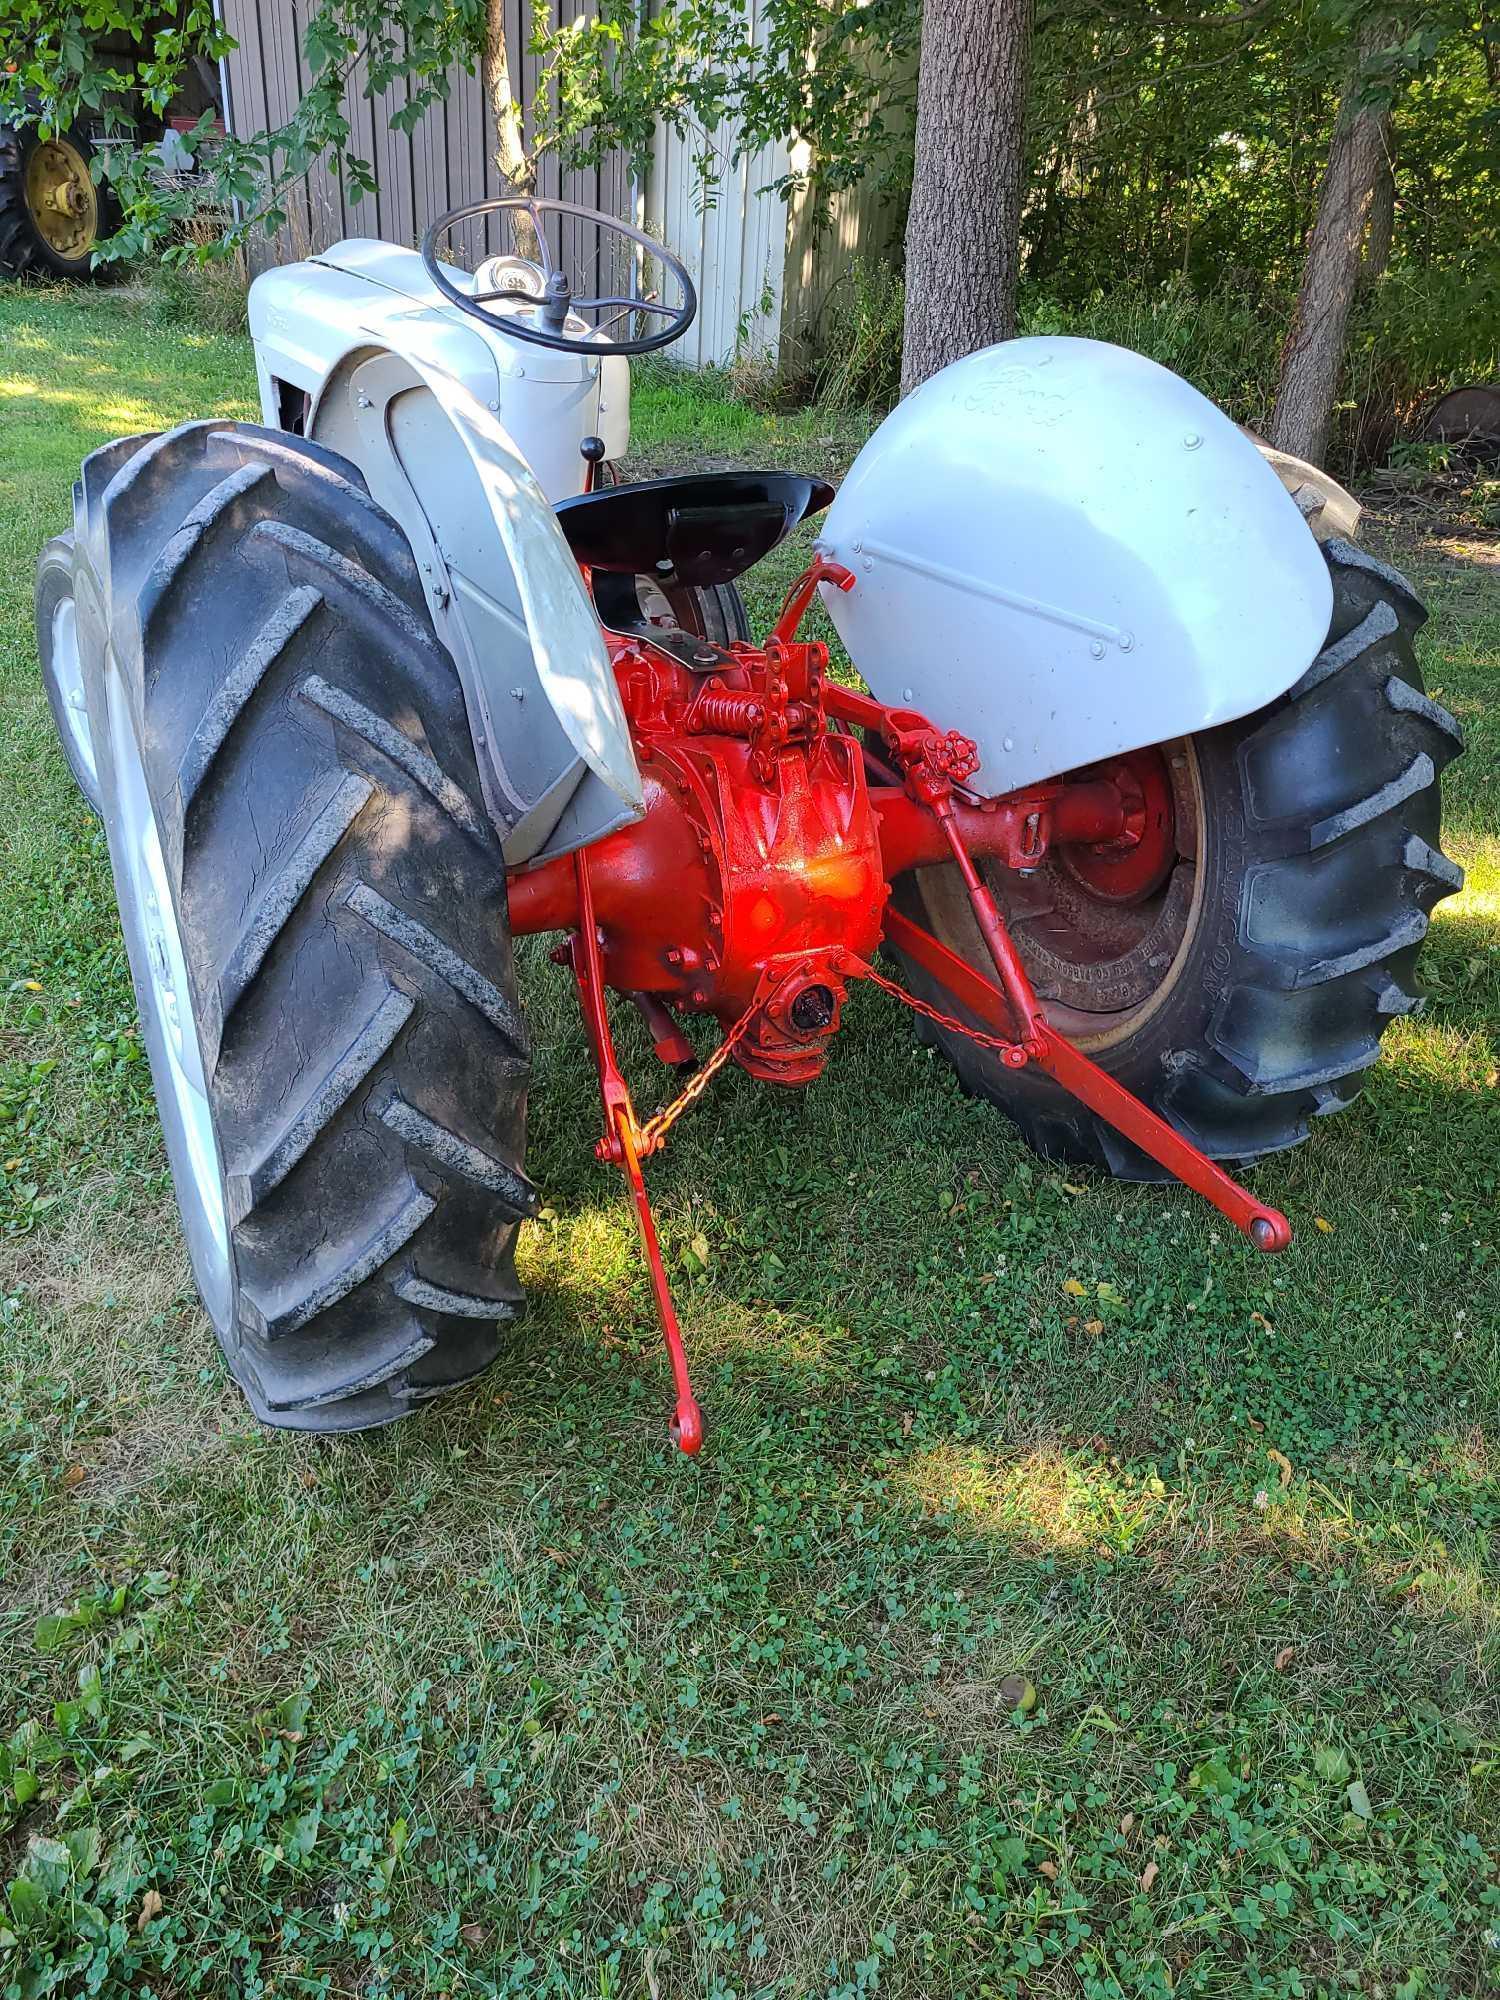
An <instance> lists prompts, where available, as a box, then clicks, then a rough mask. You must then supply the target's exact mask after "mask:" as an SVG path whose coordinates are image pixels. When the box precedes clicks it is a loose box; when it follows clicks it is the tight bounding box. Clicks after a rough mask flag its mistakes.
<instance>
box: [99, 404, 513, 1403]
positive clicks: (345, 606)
mask: <svg viewBox="0 0 1500 2000" xmlns="http://www.w3.org/2000/svg"><path fill="white" fill-rule="evenodd" d="M76 515H77V519H78V522H79V536H80V543H81V545H82V547H81V555H82V560H83V561H84V562H85V563H86V564H87V566H88V567H89V568H90V569H91V570H92V572H93V581H92V584H91V586H90V588H91V589H92V590H93V591H95V592H97V595H98V597H99V600H100V602H101V603H102V605H103V607H104V609H105V613H106V616H107V617H108V620H109V624H110V628H111V629H112V630H113V631H114V632H115V633H116V634H117V635H118V636H117V640H116V649H117V654H118V655H119V656H120V658H121V667H122V672H123V673H124V675H125V678H126V680H127V683H128V686H129V689H130V698H131V699H132V701H134V702H137V703H139V705H140V710H141V724H142V727H141V738H140V740H141V742H142V744H143V746H144V752H145V759H146V776H147V782H148V785H149V787H150V790H151V794H152V798H153V800H154V801H155V804H156V809H157V815H158V820H159V823H160V826H161V831H162V841H163V851H164V859H165V862H166V865H167V867H168V870H169V874H170V876H171V887H172V891H173V894H174V896H175V898H176V900H177V904H178V917H179V924H180V928H181V932H182V937H183V942H184V948H185V951H186V953H187V958H188V969H189V976H190V980H191V982H192V986H193V990H194V994H195V999H196V1011H197V1013H198V1021H199V1030H200V1044H201V1046H202V1049H203V1055H204V1065H205V1076H206V1079H207V1083H208V1090H209V1096H210V1101H211V1105H212V1108H213V1112H214V1118H215V1126H216V1132H217V1135H218V1142H219V1147H220V1153H221V1157H222V1161H223V1166H224V1171H225V1184H226V1196H227V1201H228V1206H229V1219H230V1224H231V1238H232V1245H233V1255H234V1262H235V1266H236V1272H237V1301H236V1308H235V1311H234V1314H233V1323H232V1324H230V1325H227V1326H218V1327H216V1329H215V1330H216V1332H217V1333H218V1335H219V1339H220V1342H221V1344H222V1346H223V1347H224V1350H225V1353H226V1356H227V1357H228V1359H229V1362H230V1366H231V1368H232V1370H233V1372H234V1374H235V1376H236V1378H237V1379H238V1380H239V1382H240V1384H241V1386H242V1387H243V1389H244V1390H245V1392H246V1394H247V1396H248V1398H249V1401H250V1403H251V1406H252V1408H253V1409H254V1410H255V1412H256V1414H257V1416H259V1417H260V1418H261V1419H262V1420H263V1421H265V1422H267V1423H270V1424H276V1425H288V1426H293V1427H297V1428H304V1429H314V1430H327V1431H342V1430H355V1429H363V1428H367V1427H369V1426H371V1425H375V1424H381V1423H386V1422H390V1421H392V1420H393V1419H395V1418H397V1417H400V1416H402V1415H403V1414H405V1413H406V1412H407V1411H409V1410H410V1409H412V1408H413V1407H415V1406H417V1405H418V1404H420V1403H421V1402H423V1401H425V1400H427V1399H428V1398H429V1397H430V1396H432V1395H434V1394H436V1393H438V1392H439V1391H440V1390H442V1389H445V1388H448V1387H452V1386H455V1385H457V1384H458V1383H461V1382H464V1381H467V1380H469V1379H471V1378H472V1377H473V1376H474V1375H476V1374H478V1373H479V1372H480V1370H481V1369H482V1368H484V1367H485V1366H486V1365H487V1363H488V1362H489V1361H490V1360H492V1359H493V1357H494V1355H495V1354H496V1352H497V1351H498V1346H499V1328H500V1327H501V1325H502V1324H504V1323H506V1322H509V1321H510V1320H512V1319H514V1318H515V1317H516V1315H517V1313H518V1312H519V1311H520V1309H521V1293H520V1288H519V1286H518V1285H517V1283H516V1279H515V1271H514V1254H515V1234H516V1227H517V1223H518V1220H519V1218H520V1217H521V1216H523V1215H529V1214H532V1213H534V1212H535V1209H536V1206H537V1196H536V1191H535V1189H534V1188H533V1187H532V1185H531V1183H530V1182H529V1181H528V1180H527V1179H526V1177H525V1175H524V1173H522V1172H521V1168H520V1160H521V1155H522V1148H523V1143H524V1128H525V1101H526V1081H527V1077H528V1074H529V1048H528V1042H527V1037H526V1032H525V1028H524V1024H523V1022H522V1019H521V1016H520V1012H519V1008H518V1005H517V1001H516V993H515V975H514V967H513V963H512V958H511V949H510V938H509V928H508V924H507V921H506V910H505V897H504V866H503V861H502V858H501V853H500V845H499V839H498V836H497V834H496V833H495V830H494V829H493V828H492V827H491V826H490V825H489V823H488V821H487V820H486V819H485V818H484V817H483V816H482V815H481V814H480V812H479V811H478V810H477V809H476V807H475V806H474V804H473V801H474V800H475V799H477V798H478V797H479V796H480V793H479V774H478V769H477V764H476V761H475V753H474V748H473V741H472V737H471V734H470V730H469V724H468V718H467V713H466V710H465V706H464V699H463V692H462V688H461V686H460V683H459V680H458V675H457V671H456V669H455V667H454V665H453V662H452V660H451V659H450V657H449V655H448V654H447V653H446V651H445V650H444V649H443V647H442V646H441V645H440V644H439V643H438V641H437V638H436V636H435V634H434V633H433V631H432V627H431V622H430V619H429V617H428V614H427V611H426V607H425V600H424V598H423V595H422V590H421V584H420V577H419V574H418V571H417V567H416V563H415V560H414V559H413V557H412V555H411V552H410V549H409V546H408V545H407V543H406V541H405V538H404V537H403V536H402V535H401V533H400V530H399V529H398V528H396V526H395V524H394V523H393V522H392V521H390V519H389V517H388V516H386V515H384V514H383V513H382V512H381V511H380V510H379V509H378V508H376V507H375V506H374V503H373V502H371V500H370V498H369V495H368V492H367V490H366V489H365V486H364V483H363V481H362V479H361V478H360V477H359V475H358V473H357V472H356V471H355V469H354V468H353V467H352V466H350V465H348V464H347V463H345V462H344V461H343V460H341V459H339V458H337V457H336V455H335V454H333V453H331V452H327V451H325V450H323V449H321V448H319V447H314V446H304V445H303V444H302V442H301V441H300V440H295V439H291V438H287V437H285V436H282V435H280V434H275V433H267V432H264V431H262V430H260V429H259V428H258V427H256V426H252V425H244V424H237V423H233V422H220V421H212V422H208V423H200V424H189V425H184V426H182V427H181V428H180V429H178V430H176V431H173V432H170V433H167V434H164V435H162V436H159V437H151V438H140V439H135V440H132V441H129V442H128V445H125V446H121V445H116V446H107V447H105V448H104V450H103V451H102V452H101V453H99V454H96V456H95V458H94V459H91V460H89V461H87V462H86V463H85V465H84V468H83V472H82V476H81V479H80V482H79V486H78V488H77V499H76ZM206 632H208V633H211V634H212V635H213V636H212V642H211V644H209V645H207V646H205V643H204V634H205V633H206ZM458 939H462V940H464V943H463V946H462V948H460V946H459V945H458V944H457V942H456V940H458ZM450 940H453V941H450ZM396 1106H400V1107H402V1109H401V1110H400V1111H399V1112H398V1111H395V1110H394V1109H393V1107H396Z"/></svg>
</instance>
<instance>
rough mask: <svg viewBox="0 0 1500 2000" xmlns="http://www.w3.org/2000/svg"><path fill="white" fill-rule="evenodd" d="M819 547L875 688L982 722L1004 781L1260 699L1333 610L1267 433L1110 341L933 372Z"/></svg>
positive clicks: (859, 474) (998, 353)
mask: <svg viewBox="0 0 1500 2000" xmlns="http://www.w3.org/2000/svg"><path fill="white" fill-rule="evenodd" d="M819 546H820V547H821V548H823V549H825V550H826V551H827V553H828V554H829V555H831V556H832V557H834V558H835V559H836V560H837V561H839V562H841V563H844V564H846V565H847V566H848V567H849V568H850V569H851V570H852V571H853V572H854V574H855V577H856V583H855V586H854V588H853V589H852V590H850V591H848V592H847V593H845V592H842V591H838V590H835V589H832V588H830V587H829V586H827V585H825V586H824V587H823V599H824V602H825V604H826V605H827V607H828V611H829V614H830V616H831V617H832V619H833V622H834V624H835V626H836V627H837V629H838V633H839V636H840V638H841V639H842V640H843V642H844V644H845V645H846V646H847V648H848V650H849V654H850V657H851V659H852V660H853V662H854V664H855V666H856V667H857V668H858V669H859V671H860V673H861V674H862V675H863V676H864V678H865V680H866V681H867V683H868V684H869V686H870V689H871V691H872V692H873V693H874V694H875V695H876V696H877V697H878V698H879V699H880V700H881V701H884V702H888V703H891V704H893V705H895V706H898V707H904V708H916V709H919V710H921V712H922V713H923V714H925V715H926V716H928V718H929V719H930V720H931V721H932V722H934V723H935V724H937V725H938V726H939V727H940V728H944V729H947V728H959V729H961V730H962V731H963V732H964V734H965V735H967V736H971V737H973V738H974V739H975V741H976V742H977V743H978V745H979V748H980V752H981V756H982V759H983V762H982V766H981V769H980V772H979V774H978V777H977V779H976V781H975V782H976V784H978V785H979V787H980V788H981V789H982V790H983V791H985V792H987V793H997V792H1004V791H1010V790H1013V789H1014V788H1015V787H1016V786H1018V785H1024V784H1029V783H1032V782H1034V781H1035V780H1038V779H1042V778H1048V777H1052V776H1054V775H1056V774H1057V773H1058V772H1061V771H1066V770H1072V769H1075V768H1077V767H1078V766H1079V765H1083V764H1089V763H1093V762H1095V761H1097V760H1098V759H1100V758H1103V757H1108V756H1114V755H1118V754H1120V753H1121V752H1124V751H1126V750H1134V749H1139V748H1141V747H1143V746H1144V745H1146V744H1149V743H1161V742H1165V741H1168V740H1170V739H1171V738H1174V737H1178V736H1186V735H1190V734H1192V733H1193V732H1194V731H1196V730H1201V729H1208V728H1211V727H1213V725H1214V724H1216V723H1220V722H1228V721H1231V720H1232V719H1233V718H1234V717H1236V716H1240V715H1248V714H1251V713H1252V712H1253V711H1254V710H1256V709H1258V708H1263V707H1264V706H1265V705H1266V703H1267V702H1269V701H1272V700H1274V699H1275V697H1276V696H1277V695H1279V694H1283V693H1284V692H1285V691H1286V690H1287V689H1288V688H1289V687H1291V686H1292V685H1293V683H1294V682H1296V681H1297V680H1298V679H1299V678H1300V677H1301V675H1302V674H1303V673H1304V672H1305V671H1306V669H1307V667H1308V666H1309V664H1310V663H1311V661H1312V659H1313V656H1314V655H1315V654H1316V653H1317V651H1318V649H1319V647H1320V646H1321V645H1322V644H1323V641H1324V639H1325V637H1326V636H1327V632H1328V622H1329V617H1330V614H1331V611H1332V591H1331V588H1330V585H1329V581H1328V570H1327V567H1326V565H1325V563H1324V561H1323V558H1322V556H1321V555H1320V554H1319V551H1318V547H1317V544H1316V542H1315V541H1314V539H1313V537H1312V535H1311V534H1310V533H1309V532H1308V530H1307V527H1306V525H1305V523H1304V521H1303V519H1302V516H1301V515H1300V513H1299V512H1298V510H1297V507H1296V505H1295V503H1294V502H1293V501H1292V499H1291V498H1290V496H1289V495H1288V494H1287V493H1286V491H1285V490H1284V488H1283V486H1282V484H1281V482H1280V481H1279V480H1278V478H1277V476H1276V474H1275V473H1274V472H1273V471H1272V469H1271V468H1270V466H1269V465H1268V464H1267V463H1266V461H1265V460H1264V458H1263V457H1262V456H1261V454H1260V452H1259V451H1258V450H1257V449H1256V447H1255V446H1254V445H1253V444H1252V443H1251V442H1250V441H1249V439H1248V438H1246V437H1245V436H1243V434H1242V433H1241V432H1240V431H1239V430H1238V429H1237V428H1236V427H1235V425H1234V424H1232V423H1231V422H1230V421H1229V419H1228V418H1227V417H1226V416H1225V415H1224V414H1223V412H1222V411H1221V410H1218V409H1216V408H1215V407H1214V405H1213V404H1212V403H1210V402H1209V401H1208V400H1207V399H1206V398H1205V397H1204V396H1201V395H1200V394H1199V393H1198V391H1197V390H1196V389H1194V388H1193V387H1192V386H1191V385H1190V384H1189V383H1187V382H1184V381H1183V380H1182V379H1181V377H1180V376H1177V375H1173V374H1172V373H1171V372H1170V371H1169V370H1167V369H1165V368H1161V367H1159V366H1158V365H1157V364H1156V363H1155V362H1154V361H1148V360H1146V359H1145V358H1144V357H1143V356H1142V355H1139V354H1132V353H1130V352H1128V351H1127V350H1126V349H1124V348H1121V347H1112V346H1109V345H1107V344H1106V343H1104V342H1102V341H1095V340H1069V339H1062V338H1053V337H1046V338H1039V339H1027V340H1012V341H1004V342H1002V343H1001V344H1000V345H998V346H995V347H989V348H985V349H983V350H981V352H979V353H978V354H971V355H969V356H968V357H967V358H966V359H964V360H962V361H956V362H954V363H953V365H952V366H951V367H948V368H945V369H944V370H943V371H942V372H941V374H938V375H935V376H934V377H933V378H932V380H931V381H929V382H926V383H924V384H923V386H922V387H921V388H920V389H918V390H917V391H916V392H915V393H914V394H913V395H911V396H908V397H907V399H906V401H905V402H903V403H902V404H901V405H900V406H899V407H898V408H897V409H896V410H894V411H893V412H892V413H891V415H890V416H889V417H887V419H886V420H885V422H884V423H883V424H882V425H881V426H880V428H879V430H877V431H876V433H875V435H874V436H873V437H872V438H871V439H870V441H869V443H868V444H867V445H866V446H865V448H864V450H863V451H862V452H861V453H860V454H859V457H858V458H857V459H856V460H855V462H854V465H853V468H852V469H851V471H850V473H849V476H848V478H847V479H846V480H845V481H844V484H843V486H842V487H841V489H840V491H839V495H838V498H837V499H836V500H835V502H834V504H833V507H832V509H831V510H830V512H829V515H828V519H827V522H826V524H825V526H824V529H823V533H822V535H821V536H820V538H819Z"/></svg>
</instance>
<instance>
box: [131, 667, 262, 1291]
mask: <svg viewBox="0 0 1500 2000" xmlns="http://www.w3.org/2000/svg"><path fill="white" fill-rule="evenodd" d="M106 689H107V698H108V704H109V750H110V757H111V762H112V776H113V778H114V811H113V814H112V819H113V826H112V829H111V831H112V834H113V839H112V841H111V846H112V847H113V850H114V856H115V867H116V872H117V877H118V886H119V890H120V916H121V920H122V923H123V926H124V930H125V939H126V943H127V945H128V946H129V950H130V962H131V969H132V971H133V972H134V974H135V984H136V994H137V998H138V1000H139V1002H140V1007H141V1012H142V1015H143V1016H144V1019H143V1024H142V1025H143V1026H144V1028H145V1032H146V1041H147V1047H148V1050H149V1052H150V1055H151V1058H152V1081H153V1083H154V1084H155V1086H156V1096H157V1103H158V1106H159V1108H160V1110H161V1114H162V1124H163V1127H164V1129H165V1132H166V1135H167V1152H168V1157H169V1159H170V1160H171V1165H172V1179H173V1184H174V1186H175V1188H176V1193H177V1202H178V1206H179V1208H180V1209H181V1212H182V1222H183V1229H184V1232H185V1234H186V1236H187V1240H188V1249H189V1252H190V1254H191V1256H192V1260H193V1274H194V1276H195V1277H196V1279H197V1281H198V1289H199V1291H200V1292H201V1293H202V1295H203V1303H204V1305H205V1306H206V1307H207V1308H208V1313H209V1317H210V1318H211V1319H212V1320H213V1322H214V1324H215V1326H218V1327H223V1326H227V1325H229V1324H230V1323H231V1318H232V1314H233V1310H234V1260H233V1254H232V1251H231V1247H230V1235H229V1211H228V1204H227V1201H226V1199H225V1189H224V1171H223V1168H222V1166H221V1164H220V1161H219V1142H218V1139H217V1136H216V1135H215V1132H214V1120H213V1109H212V1106H211V1105H210V1103H209V1097H208V1085H207V1081H206V1078H205V1076H204V1069H203V1052H202V1049H201V1048H200V1046H199V1043H198V1028H197V1023H196V1020H195V1018H194V1012H193V995H192V987H191V985H190V983H189V980H188V969H187V957H186V954H185V953H184V951H183V945H182V931H181V928H180V926H179V924H178V920H177V907H176V904H175V902H174V900H173V897H172V889H171V883H170V881H169V879H168V875H167V868H166V860H165V856H164V855H163V852H162V844H161V832H160V829H159V827H158V825H157V819H156V813H155V810H154V809H153V807H152V804H151V793H150V789H149V787H148V785H147V782H146V771H145V766H144V764H143V763H142V760H141V749H140V744H139V742H138V740H137V737H136V732H135V723H134V719H133V717H132V714H131V708H130V699H129V696H128V694H127V692H126V689H125V686H124V683H123V682H122V680H121V678H120V675H119V672H118V670H117V668H116V667H115V665H114V662H113V659H111V660H110V662H109V665H108V669H107V673H106Z"/></svg>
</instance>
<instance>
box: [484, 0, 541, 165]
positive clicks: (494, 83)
mask: <svg viewBox="0 0 1500 2000" xmlns="http://www.w3.org/2000/svg"><path fill="white" fill-rule="evenodd" d="M505 7H506V0H487V4H486V7H485V18H484V87H485V91H486V93H487V94H488V97H489V100H490V112H491V115H492V116H493V118H494V120H495V165H496V166H497V167H498V168H499V169H500V172H501V174H502V175H503V176H504V179H505V181H506V183H507V185H508V187H509V189H510V192H511V193H512V194H528V193H530V191H531V187H532V184H533V182H534V181H535V179H536V173H535V169H534V167H533V164H532V162H531V161H530V160H528V159H527V157H526V146H525V142H524V139H523V137H522V132H521V107H520V105H519V104H518V103H517V102H516V98H515V93H514V91H513V90H512V89H511V79H510V46H509V42H508V39H507V37H506V33H505Z"/></svg>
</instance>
